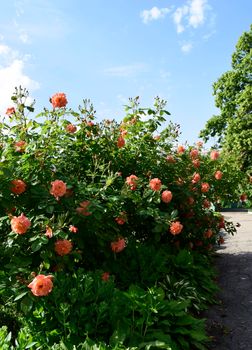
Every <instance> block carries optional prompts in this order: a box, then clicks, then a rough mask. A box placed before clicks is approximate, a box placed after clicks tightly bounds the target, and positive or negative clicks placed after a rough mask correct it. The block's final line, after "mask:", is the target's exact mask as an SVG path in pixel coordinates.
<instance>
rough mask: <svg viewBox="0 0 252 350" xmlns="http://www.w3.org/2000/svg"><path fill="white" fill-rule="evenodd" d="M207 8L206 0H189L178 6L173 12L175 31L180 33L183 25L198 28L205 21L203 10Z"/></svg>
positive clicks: (183, 27)
mask: <svg viewBox="0 0 252 350" xmlns="http://www.w3.org/2000/svg"><path fill="white" fill-rule="evenodd" d="M207 8H209V7H208V6H207V0H189V1H188V2H187V4H186V5H183V6H181V7H178V8H177V9H176V11H175V12H174V13H173V21H174V23H175V25H176V29H177V33H182V32H183V31H184V30H185V27H193V28H195V29H196V28H198V27H199V26H200V25H202V24H203V23H204V22H205V11H206V10H207Z"/></svg>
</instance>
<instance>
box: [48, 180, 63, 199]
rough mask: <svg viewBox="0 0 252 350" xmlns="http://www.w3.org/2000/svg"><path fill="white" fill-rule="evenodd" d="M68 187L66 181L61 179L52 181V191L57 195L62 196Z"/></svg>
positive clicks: (56, 196)
mask: <svg viewBox="0 0 252 350" xmlns="http://www.w3.org/2000/svg"><path fill="white" fill-rule="evenodd" d="M66 190H67V187H66V184H65V182H63V181H61V180H55V181H53V182H51V189H50V193H51V194H52V195H53V196H54V197H55V198H58V197H62V196H64V194H65V193H66Z"/></svg>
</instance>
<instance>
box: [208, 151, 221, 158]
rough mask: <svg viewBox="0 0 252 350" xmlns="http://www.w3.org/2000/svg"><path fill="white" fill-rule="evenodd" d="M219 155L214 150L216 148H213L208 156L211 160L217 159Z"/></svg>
mask: <svg viewBox="0 0 252 350" xmlns="http://www.w3.org/2000/svg"><path fill="white" fill-rule="evenodd" d="M219 156H220V153H219V152H218V151H216V150H213V151H211V153H210V158H211V159H212V160H216V159H218V158H219Z"/></svg>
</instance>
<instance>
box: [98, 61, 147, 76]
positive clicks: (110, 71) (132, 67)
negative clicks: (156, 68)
mask: <svg viewBox="0 0 252 350" xmlns="http://www.w3.org/2000/svg"><path fill="white" fill-rule="evenodd" d="M147 71H148V65H147V64H146V63H135V64H129V65H125V66H115V67H110V68H106V69H104V73H105V74H106V75H110V76H114V77H125V78H127V77H133V76H135V75H137V74H139V73H145V72H147Z"/></svg>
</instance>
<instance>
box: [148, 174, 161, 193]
mask: <svg viewBox="0 0 252 350" xmlns="http://www.w3.org/2000/svg"><path fill="white" fill-rule="evenodd" d="M149 185H150V188H151V189H152V191H159V190H160V188H161V186H162V182H161V180H159V179H158V178H157V177H155V178H154V179H151V180H150V183H149Z"/></svg>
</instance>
